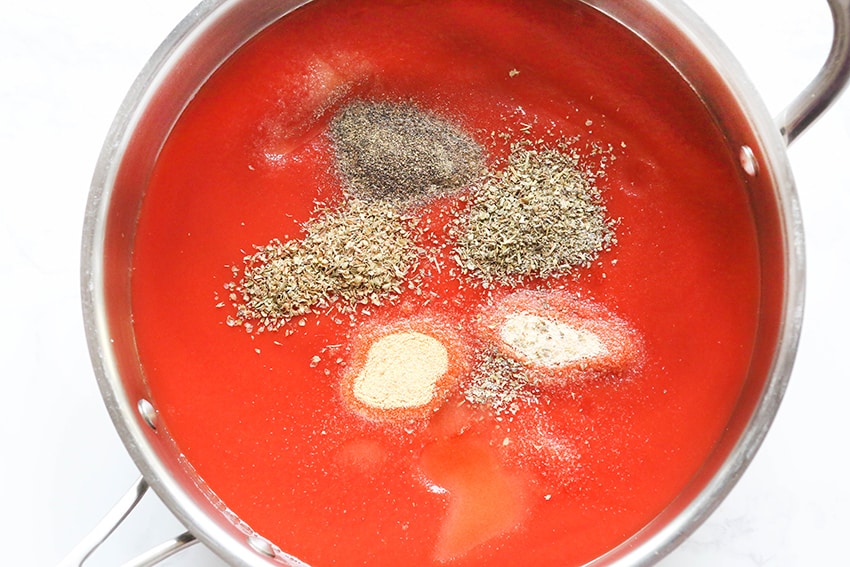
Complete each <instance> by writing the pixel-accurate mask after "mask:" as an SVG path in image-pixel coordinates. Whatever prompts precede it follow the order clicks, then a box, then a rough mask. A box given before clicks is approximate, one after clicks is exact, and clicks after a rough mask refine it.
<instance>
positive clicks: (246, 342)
mask: <svg viewBox="0 0 850 567" xmlns="http://www.w3.org/2000/svg"><path fill="white" fill-rule="evenodd" d="M358 97H360V98H366V99H370V100H405V101H411V100H412V101H415V102H416V104H417V105H418V106H420V107H422V108H427V109H431V110H433V111H434V112H435V113H437V114H440V115H442V116H445V117H447V118H449V119H450V120H451V121H452V122H453V123H456V124H459V125H460V126H462V127H463V129H464V130H465V131H466V132H467V133H468V134H469V135H470V136H472V137H473V138H475V139H476V140H478V141H479V143H481V144H482V146H484V147H485V148H488V151H492V152H499V151H501V150H500V149H499V148H498V147H492V146H489V145H488V140H489V139H490V133H491V132H501V131H504V130H505V129H506V128H512V129H513V130H514V132H520V131H521V129H522V128H523V126H522V124H524V123H527V122H530V121H536V122H535V125H534V128H537V130H534V129H532V132H541V134H540V135H546V134H545V133H544V131H545V130H552V131H556V132H557V133H558V135H559V136H563V137H566V138H570V137H575V136H577V137H578V141H577V142H576V144H578V146H579V147H582V148H590V147H593V146H598V147H603V148H612V150H611V154H612V155H614V156H616V160H614V161H613V162H611V163H610V165H609V166H608V169H607V172H606V175H605V176H604V177H602V178H600V179H599V180H598V184H599V186H600V188H601V189H602V191H603V195H604V199H605V203H606V206H607V209H608V214H609V215H610V216H611V217H612V218H617V219H620V221H619V225H618V226H617V227H616V231H617V239H618V243H617V245H616V246H614V247H612V248H611V250H608V251H604V252H602V253H601V255H600V256H599V259H598V261H597V262H595V263H594V264H593V266H592V267H590V268H581V269H576V270H575V271H574V272H573V274H571V275H570V276H567V277H563V278H559V279H558V280H557V282H555V283H552V282H549V283H545V282H544V283H545V285H548V286H549V287H552V286H554V287H557V288H558V289H560V290H562V291H566V292H569V293H574V294H579V295H581V296H582V297H585V298H591V299H592V300H593V301H596V302H598V303H599V304H600V305H603V306H604V308H605V310H608V311H610V312H612V313H615V314H616V315H617V317H618V318H619V319H621V320H623V321H627V322H628V324H629V325H630V327H631V329H632V331H634V332H635V333H636V334H638V335H640V337H641V345H642V346H641V348H642V349H643V353H642V364H641V366H640V368H639V371H637V372H635V373H634V374H633V375H630V376H625V377H623V376H619V375H618V376H616V377H611V378H609V379H605V377H599V376H596V377H594V378H593V379H589V380H571V381H569V382H568V383H565V384H564V385H563V387H561V388H547V389H545V391H544V392H541V394H540V398H539V404H538V405H537V406H536V409H534V411H531V410H529V411H522V408H521V410H520V411H518V412H516V413H515V414H508V415H504V416H493V415H490V414H487V413H486V412H483V411H480V410H477V409H476V408H474V407H471V406H470V404H463V403H460V402H461V401H462V400H459V399H451V398H450V399H448V401H446V403H445V404H443V405H442V406H441V407H440V408H438V409H437V411H435V412H431V413H430V414H429V416H428V417H427V418H426V419H422V420H415V421H412V422H410V423H407V422H404V423H399V424H396V425H387V424H385V423H381V422H379V421H374V420H369V419H366V418H364V417H363V416H362V415H361V414H359V413H357V412H353V411H351V409H350V408H349V407H347V406H346V401H345V399H344V396H343V395H342V392H341V387H340V384H341V381H342V380H343V378H344V376H345V372H346V368H347V366H348V365H349V364H351V363H352V352H351V349H350V345H351V343H352V336H356V333H357V328H358V325H361V324H368V325H376V324H380V323H381V322H390V323H392V321H398V320H401V319H404V318H412V319H415V318H416V317H421V318H426V319H432V320H433V319H438V320H449V321H458V322H460V327H461V332H468V333H473V332H474V327H475V325H474V324H472V323H469V324H468V325H467V324H466V323H464V321H471V320H472V318H474V316H475V313H476V312H478V311H480V310H481V309H486V308H487V303H486V301H485V296H486V290H483V289H481V288H480V287H478V288H476V287H466V288H463V289H460V286H458V285H457V283H456V282H455V281H454V280H453V279H452V276H451V275H450V274H448V273H447V271H445V270H444V271H442V272H440V273H437V272H436V271H433V272H432V273H431V276H430V279H429V289H430V290H433V291H435V292H436V293H437V295H438V296H437V297H434V298H433V299H432V300H431V301H429V302H427V304H426V302H425V301H423V299H422V297H420V296H417V295H415V294H414V293H413V292H410V291H405V292H403V293H402V295H401V297H400V298H399V300H398V301H397V302H394V303H392V304H386V305H383V306H380V307H378V306H376V307H373V308H372V309H371V310H370V314H369V315H368V316H367V315H364V314H363V313H360V314H359V315H358V316H357V317H356V318H355V322H354V323H352V322H351V321H350V320H349V318H347V317H344V318H339V317H338V316H337V315H332V314H318V315H316V314H311V315H307V316H304V317H303V318H301V317H299V318H297V320H293V321H290V322H288V323H287V324H286V325H284V327H283V328H282V329H280V330H278V331H275V332H265V333H258V332H250V333H249V332H245V330H244V329H243V328H240V327H231V326H228V325H227V324H226V319H227V316H228V315H229V314H232V313H231V311H230V309H231V308H230V300H229V298H228V294H229V291H228V290H227V289H225V285H226V284H228V283H229V282H231V281H232V280H233V274H232V272H231V267H232V266H236V267H240V266H241V263H242V259H243V257H244V256H245V255H250V254H251V253H252V252H253V248H252V247H253V246H254V245H263V244H266V243H267V242H269V241H270V240H272V239H275V238H279V239H281V240H285V239H287V238H298V237H299V236H301V235H302V231H303V229H302V227H303V223H304V222H306V221H307V220H308V219H310V217H311V214H313V211H314V208H315V204H314V201H316V200H321V201H326V202H339V201H340V199H341V198H342V197H341V195H342V192H341V189H340V181H339V179H338V178H337V176H336V174H335V173H334V167H333V152H332V149H331V147H330V142H329V140H328V135H327V126H328V121H329V120H330V118H331V117H332V115H333V112H334V110H335V109H336V108H338V107H339V105H340V104H344V102H345V101H346V100H352V99H354V98H358ZM445 204H446V203H445V202H444V201H443V200H439V199H438V200H437V201H435V202H433V203H432V204H431V205H430V208H428V209H426V210H425V211H424V212H423V213H422V214H423V215H426V216H430V217H432V218H434V219H439V218H441V217H440V211H441V207H443V206H444V205H445ZM435 226H437V230H436V232H437V238H445V234H444V233H443V232H441V231H440V230H439V228H440V227H439V223H436V225H435ZM443 254H444V255H445V258H444V260H445V262H446V263H447V264H449V263H451V261H452V260H451V256H450V253H449V252H444V253H443ZM133 270H134V271H133V280H132V301H133V319H134V326H135V331H136V340H137V344H138V349H139V353H140V356H141V360H142V363H143V367H144V372H145V375H146V377H147V380H148V384H149V387H150V391H151V395H152V399H153V402H154V404H155V406H156V407H157V409H158V411H159V413H160V414H161V418H162V423H163V424H164V426H165V427H166V428H167V430H168V432H169V433H170V434H171V435H172V436H173V438H174V440H175V442H176V444H177V445H178V447H179V449H180V450H181V451H182V452H183V453H184V454H185V456H186V458H187V459H188V460H189V462H190V463H191V464H192V465H193V467H194V468H195V469H196V470H197V472H198V473H199V474H200V475H201V477H202V478H203V479H204V480H205V481H206V483H207V484H208V485H209V487H210V488H211V489H212V490H213V491H214V492H215V493H216V494H217V495H218V496H219V497H220V498H221V499H222V501H223V502H224V503H225V504H226V505H227V506H228V507H229V508H230V509H231V510H232V511H233V512H235V513H236V514H237V515H238V516H239V517H240V518H241V519H242V520H243V521H244V522H246V523H247V524H248V525H250V526H251V527H252V528H253V529H254V530H256V531H257V532H258V533H260V534H261V535H263V536H264V537H266V538H268V539H269V540H270V541H272V542H274V543H275V544H276V545H278V546H280V548H282V549H283V550H284V551H286V552H287V553H290V554H292V555H294V556H296V557H298V558H300V559H302V560H303V561H305V562H307V563H309V564H311V565H316V566H325V565H365V564H369V565H397V564H398V563H399V561H400V558H404V561H405V562H406V563H407V564H410V565H437V564H449V565H457V566H459V567H461V566H463V567H466V566H469V567H472V566H476V565H508V564H516V561H517V560H519V558H521V562H522V564H523V565H529V566H544V565H566V566H570V565H573V566H575V565H581V564H584V563H585V562H587V561H590V560H592V559H593V558H595V557H598V556H599V555H601V554H603V553H604V552H605V551H607V550H609V549H611V548H612V547H614V546H616V545H617V544H619V543H620V542H622V541H624V540H625V539H626V538H628V537H629V536H631V535H632V534H634V533H635V532H636V531H638V530H639V529H640V528H641V527H642V526H644V525H645V524H646V523H647V522H648V521H649V520H651V519H652V518H653V517H654V516H655V515H657V514H658V513H659V512H660V511H661V510H662V509H663V508H664V507H665V506H666V505H667V504H669V503H670V501H671V500H672V499H673V498H674V497H675V496H676V495H677V493H678V492H679V491H681V490H682V488H683V487H684V486H685V485H686V484H687V483H688V481H689V479H691V478H692V476H693V475H694V474H695V473H696V472H697V471H698V470H699V468H700V466H701V464H702V463H703V462H704V461H705V459H706V457H707V455H709V453H710V452H711V450H712V447H713V446H714V444H715V443H716V441H717V440H718V438H719V437H720V435H721V434H722V432H723V429H724V427H725V425H726V423H727V420H728V418H729V416H730V414H731V412H732V409H733V408H734V405H735V402H736V399H737V397H738V395H739V392H740V389H741V386H742V383H743V381H744V379H745V376H746V373H747V370H748V365H749V362H750V354H751V350H752V347H753V343H754V338H755V335H756V328H757V309H758V305H759V300H760V292H759V266H758V251H757V247H756V235H755V229H754V223H753V219H752V217H751V211H750V205H749V202H748V198H747V195H746V192H745V189H744V186H743V183H742V181H741V179H740V177H739V173H738V167H737V165H736V160H735V159H734V156H733V155H732V154H731V152H730V150H729V149H728V148H727V147H726V146H725V145H724V140H723V137H722V135H721V133H720V132H719V131H718V129H717V127H716V126H715V124H714V123H713V122H712V119H711V117H710V116H709V115H708V114H707V112H706V110H705V108H704V107H703V105H702V104H701V102H700V101H699V99H698V98H697V97H696V96H695V94H694V93H693V92H692V91H691V90H690V89H689V87H688V85H687V84H686V83H685V82H684V81H683V80H682V79H681V78H680V77H679V76H677V75H676V74H675V72H674V71H673V70H672V69H671V68H670V67H669V66H668V64H667V63H666V62H665V61H663V60H662V59H661V58H660V57H659V56H657V54H655V53H654V52H653V51H652V50H651V49H650V48H648V47H647V46H646V45H645V44H643V43H642V42H641V41H640V40H639V39H638V38H636V37H634V36H632V35H631V34H630V33H629V32H627V31H626V30H624V29H623V28H622V27H621V26H619V25H618V24H616V23H615V22H613V21H611V20H609V19H607V18H606V17H604V16H602V15H601V14H599V13H597V12H595V11H593V10H592V9H590V8H587V7H584V6H581V5H578V4H577V3H575V4H574V3H571V2H561V1H554V0H540V1H537V2H525V1H521V0H498V1H496V0H453V1H442V0H438V1H428V2H398V1H396V0H371V1H366V0H351V1H346V2H332V1H330V0H328V1H325V0H319V1H317V2H313V3H311V4H309V5H307V6H305V7H303V8H299V9H298V10H296V11H295V12H293V13H292V14H290V15H288V16H286V17H285V18H283V19H281V20H280V21H279V22H277V23H275V24H273V25H272V26H271V27H270V28H268V29H267V30H265V31H264V32H263V33H261V34H260V35H259V36H258V37H256V38H254V39H253V40H251V41H250V42H249V43H248V44H246V45H245V46H244V47H242V48H241V49H240V50H238V51H237V52H236V53H235V54H233V55H232V56H231V57H230V58H229V59H228V60H227V61H226V62H225V63H224V64H223V65H222V66H221V68H220V69H219V70H218V71H217V72H216V73H215V74H214V75H213V76H212V77H210V79H209V80H208V81H207V83H206V84H204V85H203V87H202V88H200V90H199V91H198V93H197V94H196V96H195V97H194V98H193V100H192V101H191V102H190V104H189V105H188V106H187V108H186V109H185V111H184V112H183V114H182V116H181V117H180V119H179V121H178V122H177V124H176V125H175V127H174V129H173V131H172V132H171V134H170V135H169V138H168V140H167V142H166V144H165V145H164V147H163V149H162V151H161V155H160V156H159V158H158V160H157V164H156V167H155V170H154V171H153V174H152V177H151V180H150V184H149V187H148V188H147V191H146V193H145V197H144V202H143V205H142V210H141V213H140V217H139V221H138V232H137V235H136V241H135V252H134V260H133ZM541 286H543V287H545V286H544V284H543V283H541V282H537V283H534V282H531V283H527V284H525V285H524V286H520V287H527V288H529V289H534V288H536V287H541ZM221 304H225V305H224V307H220V306H219V305H221ZM286 330H292V333H291V334H288V333H286V332H285V331H286ZM315 357H318V358H319V360H318V361H316V358H315ZM354 358H355V359H356V356H354ZM461 366H462V365H461ZM497 418H498V419H497Z"/></svg>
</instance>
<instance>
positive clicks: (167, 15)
mask: <svg viewBox="0 0 850 567" xmlns="http://www.w3.org/2000/svg"><path fill="white" fill-rule="evenodd" d="M194 2H195V0H146V1H144V2H129V1H118V0H76V1H73V2H69V1H67V0H62V1H60V0H41V1H39V2H22V1H12V0H0V7H2V10H0V192H2V193H0V196H1V197H0V377H2V386H3V390H2V391H3V392H4V395H3V398H2V414H0V435H2V437H0V439H2V441H0V443H2V445H0V450H2V455H3V458H2V464H0V490H2V505H3V509H2V512H0V542H2V547H0V557H1V558H0V564H3V565H13V566H23V565H54V564H56V563H57V562H58V561H59V559H60V558H61V557H62V556H63V555H64V554H65V553H66V552H67V551H69V550H70V549H71V548H72V547H73V546H74V545H75V544H76V542H77V541H79V540H80V539H81V538H82V537H83V536H84V535H85V534H86V533H87V531H88V530H89V529H90V528H91V527H93V526H94V525H95V524H96V523H97V521H98V520H99V519H100V517H101V516H102V515H103V514H104V513H106V511H107V510H108V509H109V508H110V507H111V506H112V504H113V503H114V502H115V501H116V500H117V499H118V498H119V497H120V496H121V495H122V494H123V493H124V491H125V490H126V489H127V488H128V487H129V486H130V484H131V483H132V482H133V480H134V479H135V478H136V476H137V472H136V470H135V468H134V466H133V464H132V462H131V461H130V459H129V457H128V456H127V454H126V452H125V450H124V447H123V445H122V444H121V443H120V441H119V439H118V436H117V434H116V433H115V432H114V430H113V428H112V425H111V422H110V421H109V419H108V417H107V414H106V410H105V409H104V407H103V404H102V402H101V399H100V396H99V394H98V390H97V386H96V384H95V380H94V377H93V374H92V371H91V368H90V364H89V361H88V354H87V349H86V345H85V339H84V334H83V326H82V316H81V310H80V301H79V291H78V290H79V284H78V270H79V241H80V233H81V229H82V219H83V210H84V207H85V201H86V196H87V192H88V185H89V181H90V178H91V174H92V171H93V169H94V165H95V161H96V159H97V156H98V153H99V151H100V146H101V143H102V140H103V139H104V137H105V135H106V132H107V129H108V127H109V124H110V122H111V120H112V117H113V115H114V113H115V111H116V110H117V108H118V106H119V104H120V102H121V100H122V98H123V97H124V94H125V92H126V91H127V89H128V88H129V86H130V84H131V82H132V81H133V79H134V78H135V76H136V74H137V73H138V71H139V70H140V69H141V67H142V65H143V64H144V62H145V61H146V60H147V58H148V57H149V56H150V54H151V53H152V52H153V51H154V49H155V48H156V47H157V45H158V44H159V42H160V41H162V40H163V39H164V38H165V36H166V35H167V34H168V32H169V31H170V30H171V29H172V28H173V27H174V26H175V25H176V24H177V22H178V21H179V20H180V19H181V18H182V17H183V16H184V15H185V14H186V13H188V12H189V10H190V9H191V8H192V7H193V6H194ZM691 5H692V6H693V8H694V9H695V10H696V11H697V12H698V13H699V14H701V15H702V16H703V17H704V18H705V19H706V20H707V21H708V23H709V24H710V25H711V26H712V27H713V28H714V29H715V30H716V31H717V33H718V34H719V35H720V36H721V38H723V40H724V41H725V42H726V43H727V44H728V45H729V46H730V48H731V49H732V51H733V52H734V53H735V54H736V55H737V57H738V58H739V59H740V61H741V63H742V65H743V66H744V68H745V69H746V70H747V72H748V74H749V75H750V77H751V79H752V81H753V82H754V83H755V85H756V87H757V89H758V90H759V92H760V93H762V95H763V97H764V99H765V102H766V104H767V106H768V108H769V109H770V111H771V112H772V113H773V114H776V113H778V112H779V110H781V109H782V108H783V107H784V106H785V104H786V103H788V102H789V101H790V100H791V99H792V98H793V97H794V95H795V94H796V93H797V92H798V91H799V90H800V89H801V88H802V87H803V86H804V85H805V84H806V83H807V82H808V81H809V79H810V78H812V77H813V76H814V74H815V72H816V71H817V68H818V67H819V66H820V63H821V61H822V60H823V59H824V57H825V55H826V52H827V51H828V47H829V40H830V36H831V24H830V20H829V12H828V10H827V8H826V3H825V2H822V1H815V0H782V1H778V0H775V1H771V2H768V1H767V0H722V1H721V0H693V1H692V2H691ZM789 154H790V159H791V163H792V166H793V169H794V172H795V175H796V178H797V184H798V187H799V192H800V195H801V200H802V208H803V215H804V221H805V225H806V231H807V253H808V296H807V297H808V300H807V309H806V320H805V325H804V332H803V337H802V343H801V345H800V351H799V355H798V358H797V363H796V366H795V370H794V376H793V378H792V380H791V383H790V387H789V389H788V392H787V395H786V398H785V401H784V403H783V405H782V407H781V410H780V412H779V415H778V417H777V419H776V421H775V423H774V426H773V428H772V429H771V431H770V433H769V435H768V437H767V440H766V442H765V444H764V446H763V448H762V449H761V451H760V452H759V454H758V455H757V457H756V459H755V461H754V462H753V464H752V466H751V467H750V469H749V470H748V472H747V474H746V475H745V476H744V478H743V480H742V481H741V482H740V483H739V485H738V486H737V487H736V488H735V490H734V491H733V492H732V494H731V495H730V497H729V498H728V499H727V500H726V501H725V502H724V503H723V504H722V505H721V507H720V508H719V509H718V510H717V512H716V513H715V514H714V515H713V516H712V517H711V518H710V519H709V520H708V522H707V523H706V524H705V525H704V526H703V527H701V528H700V529H699V530H698V531H697V532H696V533H695V534H694V535H693V536H692V537H691V538H690V539H689V540H688V541H687V542H686V543H685V544H684V545H682V546H681V547H680V548H679V549H678V550H676V551H675V552H674V553H673V554H672V555H670V556H669V557H668V558H667V559H665V560H663V561H662V562H661V565H662V566H663V567H709V566H711V567H715V566H719V565H723V566H725V567H756V566H771V567H791V566H803V565H806V566H808V565H840V564H844V565H846V564H847V563H846V561H847V547H846V540H847V537H848V533H850V519H848V510H849V509H850V488H848V482H847V480H846V477H847V469H848V463H850V459H848V447H850V443H848V440H847V437H848V433H850V406H848V403H849V402H848V400H850V380H848V378H850V375H848V374H850V372H848V364H847V360H848V356H850V348H848V339H850V332H848V327H847V325H848V322H850V293H848V286H850V252H848V251H850V222H848V221H847V218H848V216H850V93H848V96H846V97H844V98H843V100H841V101H840V102H839V103H838V104H837V105H836V106H835V107H834V108H833V109H832V110H831V111H830V112H829V113H828V114H827V115H826V116H825V117H824V119H823V120H821V121H820V122H818V123H817V124H816V125H815V126H814V127H813V128H811V130H810V131H808V132H807V133H806V134H805V135H804V136H803V137H802V138H801V139H800V140H799V141H798V142H797V143H796V144H794V146H793V147H792V148H791V149H790V152H789ZM179 531H181V530H180V527H179V526H178V525H177V522H176V521H175V520H174V519H173V518H171V516H170V514H169V513H168V511H167V510H166V509H165V508H164V507H163V506H162V505H161V504H160V503H159V502H158V501H157V500H156V498H155V497H153V496H151V495H149V496H148V497H147V498H146V499H145V501H144V502H143V504H142V506H141V508H140V509H139V510H137V512H136V513H135V514H134V515H133V516H132V517H131V518H130V519H129V520H128V523H127V524H125V525H124V526H123V527H122V528H121V529H120V531H119V532H118V533H117V534H116V535H115V536H114V538H113V539H112V540H110V541H109V542H108V543H107V544H106V545H105V546H104V547H103V548H102V549H101V550H100V551H99V552H98V554H97V555H96V556H95V557H94V558H93V559H92V561H91V562H90V563H89V564H90V565H92V566H98V565H103V566H108V565H118V564H120V563H121V562H122V561H124V560H126V559H129V558H130V557H131V556H132V555H134V554H135V553H137V552H139V551H142V550H144V549H146V548H147V547H149V546H150V545H152V544H154V543H158V542H159V541H161V540H164V539H166V538H168V537H171V536H173V535H176V534H177V533H178V532H179ZM165 565H168V566H171V567H175V566H188V565H193V566H202V567H214V566H220V565H223V563H222V562H221V561H220V560H219V559H217V558H216V557H215V556H213V554H212V553H211V552H209V551H207V550H206V549H204V548H203V547H202V546H195V547H193V548H192V549H190V550H189V551H187V552H185V553H184V554H182V555H179V556H176V557H174V558H172V559H170V560H169V561H167V562H165Z"/></svg>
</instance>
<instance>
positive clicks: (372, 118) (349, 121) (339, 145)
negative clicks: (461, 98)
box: [330, 101, 483, 202]
mask: <svg viewBox="0 0 850 567" xmlns="http://www.w3.org/2000/svg"><path fill="white" fill-rule="evenodd" d="M330 132H331V139H332V142H333V146H334V151H335V154H336V159H337V166H338V168H339V171H340V174H341V177H342V178H343V182H344V183H345V184H346V189H347V190H348V192H349V193H351V194H352V195H353V196H356V197H358V198H361V199H366V200H378V199H386V200H391V201H395V202H411V201H417V200H421V199H423V198H427V197H429V196H433V195H440V194H444V193H448V192H451V191H454V190H456V189H459V188H462V187H463V186H465V185H467V184H468V183H469V182H470V181H472V180H473V178H475V177H476V176H477V175H478V174H479V173H480V172H481V170H482V164H483V150H482V148H481V147H480V146H479V145H478V144H477V143H476V142H475V141H474V140H473V139H472V138H470V137H469V136H467V135H466V134H465V133H464V132H463V131H462V130H460V129H459V128H457V127H456V126H454V125H453V124H451V123H449V122H447V121H446V120H444V119H442V118H440V117H438V116H436V115H433V114H430V113H428V112H425V111H422V110H420V109H418V108H416V107H415V106H413V105H412V104H407V103H392V102H366V101H355V102H353V103H352V104H350V105H348V106H346V107H344V108H343V109H341V110H340V112H339V113H338V114H337V115H336V116H335V117H334V119H333V120H332V121H331V125H330Z"/></svg>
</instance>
